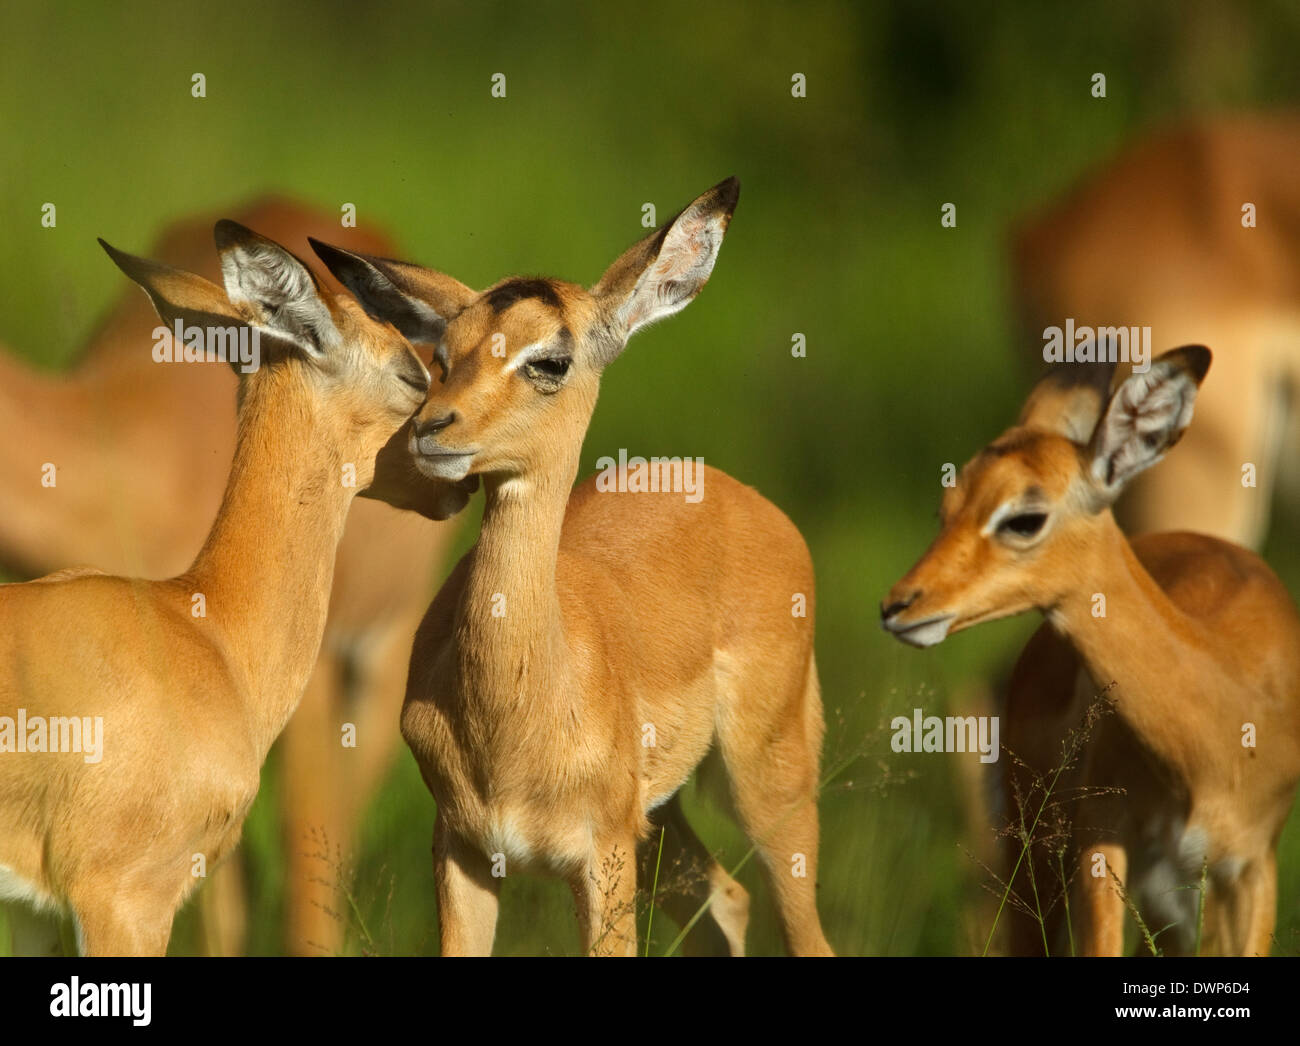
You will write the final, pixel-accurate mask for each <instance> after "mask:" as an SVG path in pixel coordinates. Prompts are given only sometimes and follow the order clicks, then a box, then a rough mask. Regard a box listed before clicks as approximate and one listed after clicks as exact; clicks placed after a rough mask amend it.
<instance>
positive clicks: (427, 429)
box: [415, 410, 456, 439]
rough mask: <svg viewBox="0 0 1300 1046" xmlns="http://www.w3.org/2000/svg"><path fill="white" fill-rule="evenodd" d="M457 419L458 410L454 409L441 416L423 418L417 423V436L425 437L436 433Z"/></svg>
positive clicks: (417, 437) (418, 437)
mask: <svg viewBox="0 0 1300 1046" xmlns="http://www.w3.org/2000/svg"><path fill="white" fill-rule="evenodd" d="M455 420H456V412H455V411H454V410H453V411H449V412H448V413H446V414H444V415H443V416H442V417H441V418H423V419H421V420H420V421H417V422H416V423H415V438H416V439H423V438H424V437H425V436H433V435H436V434H437V433H439V432H441V431H442V430H443V429H445V428H446V427H447V426H448V425H450V424H451V423H452V422H454V421H455Z"/></svg>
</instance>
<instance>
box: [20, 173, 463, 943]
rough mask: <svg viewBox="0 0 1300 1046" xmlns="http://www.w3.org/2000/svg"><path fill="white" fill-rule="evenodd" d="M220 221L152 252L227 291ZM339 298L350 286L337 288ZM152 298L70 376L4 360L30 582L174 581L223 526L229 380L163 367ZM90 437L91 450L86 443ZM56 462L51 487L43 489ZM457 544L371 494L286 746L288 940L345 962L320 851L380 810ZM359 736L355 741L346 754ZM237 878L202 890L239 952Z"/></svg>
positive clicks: (314, 214)
mask: <svg viewBox="0 0 1300 1046" xmlns="http://www.w3.org/2000/svg"><path fill="white" fill-rule="evenodd" d="M235 217H236V218H237V219H238V221H239V222H240V223H241V224H243V225H247V226H250V227H252V228H255V229H258V230H259V231H261V232H262V233H263V234H265V235H266V236H267V237H269V238H270V239H273V240H275V241H277V242H279V243H282V244H284V245H286V246H287V247H288V248H289V249H290V250H294V249H297V248H298V246H299V245H301V249H302V250H306V249H307V237H308V236H309V235H326V234H327V233H328V232H329V230H334V232H335V233H336V234H338V235H340V236H342V237H343V241H342V242H343V244H344V245H345V246H347V247H349V248H353V249H356V250H362V251H368V252H373V253H375V254H382V255H391V254H392V253H394V251H393V247H392V245H391V243H390V242H389V241H388V239H387V238H385V237H384V236H382V235H379V234H377V233H375V232H371V231H367V230H365V229H349V230H342V231H340V230H339V227H338V219H337V217H334V218H331V217H329V216H328V215H325V214H322V213H320V212H319V211H317V210H314V209H312V208H309V207H305V206H303V205H301V204H298V203H295V202H293V201H290V200H284V199H277V198H268V199H265V200H262V201H260V202H257V203H254V204H251V205H250V206H248V207H245V208H243V209H242V210H240V211H239V212H238V213H237V214H236V215H235ZM212 225H213V221H212V219H211V218H203V219H201V218H193V219H186V220H183V221H180V222H176V223H174V224H172V225H171V226H169V227H168V228H167V229H166V230H165V231H164V233H163V235H162V236H161V237H160V239H159V241H158V242H157V243H156V245H155V246H154V248H153V249H152V251H151V255H152V256H153V257H156V258H158V259H159V260H161V261H165V262H167V263H169V264H171V265H174V266H176V267H178V268H181V269H185V270H188V271H191V272H195V273H197V274H198V275H201V276H204V277H206V278H208V279H211V280H220V279H221V275H220V270H219V268H218V265H217V257H216V253H215V252H214V251H213V250H212ZM328 284H329V289H330V290H331V291H338V290H341V289H342V288H340V287H339V286H338V284H337V283H335V282H334V281H333V279H332V278H328ZM157 324H158V319H157V316H156V315H155V313H154V310H153V308H152V307H151V306H150V304H149V302H148V300H147V299H146V298H145V297H144V296H143V295H142V294H140V292H139V291H138V290H137V289H135V288H129V289H126V290H124V293H123V297H122V298H121V299H120V300H119V301H118V302H117V303H116V304H115V305H114V307H113V309H112V311H111V312H110V314H109V315H108V316H107V318H106V319H105V321H104V322H103V323H102V324H101V325H100V326H99V328H98V329H97V330H96V332H95V334H94V336H93V337H92V339H91V340H90V342H89V344H88V346H87V348H86V351H85V352H84V353H83V354H82V356H81V358H80V359H79V360H78V362H77V363H76V364H75V365H74V366H73V368H72V369H71V370H70V371H69V372H68V373H66V374H46V373H43V372H40V371H37V370H35V369H33V368H31V367H29V366H27V365H26V364H24V363H23V362H22V361H21V360H20V359H19V358H17V357H15V356H11V355H8V354H5V353H0V435H3V437H4V438H3V439H0V492H3V495H2V496H3V504H4V511H3V512H0V562H5V563H7V564H8V565H10V566H11V567H14V568H16V569H17V570H19V571H21V572H22V573H24V574H26V575H40V574H46V573H49V572H50V571H52V570H56V569H58V568H60V567H63V566H67V565H68V564H73V563H75V564H84V565H88V566H93V567H97V568H98V569H100V570H104V571H106V572H108V573H110V574H124V575H130V576H139V577H146V578H169V577H173V576H174V575H176V574H178V573H180V572H181V571H183V570H185V569H186V568H187V567H188V566H189V565H190V564H191V563H192V562H193V561H194V557H195V555H196V554H197V553H198V551H199V549H200V548H202V546H203V542H204V539H205V538H206V537H207V534H208V531H209V530H210V529H211V526H212V521H213V519H214V518H215V517H216V514H217V509H218V508H219V507H220V505H221V499H222V495H223V491H224V490H225V486H226V481H227V477H228V476H229V473H230V463H231V460H232V458H233V455H234V450H235V393H236V388H237V386H238V378H237V377H236V375H235V373H234V371H233V370H232V369H230V368H227V367H222V366H219V365H207V366H198V365H193V364H185V365H180V364H160V363H156V362H154V360H153V357H152V354H151V346H152V343H153V338H152V335H151V331H152V330H153V328H154V327H155V326H157ZM87 432H93V433H94V438H93V439H87V438H86V433H87ZM46 463H50V464H52V465H53V466H55V469H56V472H55V478H56V482H55V485H54V486H47V485H45V484H43V483H42V477H43V476H44V475H45V472H44V465H45V464H46ZM451 535H452V530H451V524H446V525H443V526H431V525H430V524H428V523H426V522H424V521H422V520H420V519H419V518H417V517H416V516H414V515H411V514H408V513H403V512H395V511H394V510H393V509H391V508H389V507H388V506H387V505H384V504H382V503H380V502H378V501H373V500H364V501H360V502H358V503H357V504H355V505H354V506H353V508H352V510H351V512H349V514H348V522H347V527H346V528H345V530H344V534H343V541H342V543H341V544H340V545H339V553H338V560H337V566H336V569H335V575H334V591H333V594H332V595H331V597H330V609H329V615H328V617H327V618H326V625H325V637H324V640H323V641H322V643H321V650H320V654H319V655H318V659H317V667H316V670H315V671H314V672H313V674H312V677H311V680H310V682H309V683H308V685H307V691H306V694H305V695H304V698H303V701H302V703H301V705H300V706H299V708H298V710H297V711H296V712H295V713H294V716H293V718H292V719H291V720H290V721H289V725H288V726H287V727H286V728H285V731H284V736H283V738H282V740H281V742H280V755H281V764H280V774H279V779H280V782H281V786H280V791H279V793H278V799H279V814H280V817H281V818H282V821H283V824H284V838H285V851H286V852H285V857H286V860H287V864H288V870H287V874H286V879H285V884H284V892H285V901H284V907H285V920H286V927H285V937H286V946H287V947H288V949H289V950H290V951H292V952H296V953H299V954H320V953H321V952H325V953H334V952H337V951H338V950H339V949H340V948H341V947H342V944H343V941H342V937H343V933H342V930H343V927H342V924H341V921H340V920H339V918H338V917H337V916H335V915H333V914H331V913H332V912H333V911H337V910H338V909H339V905H338V903H337V901H336V900H335V889H334V877H335V869H334V867H332V861H331V859H329V858H328V857H327V856H326V855H325V854H324V853H323V852H322V851H326V850H328V851H330V852H331V853H332V852H333V851H334V848H336V847H337V848H338V849H339V850H341V851H346V849H347V847H348V845H349V843H350V842H351V841H352V840H353V839H354V837H355V835H356V825H357V822H358V821H359V820H360V817H361V814H362V812H363V811H364V808H365V803H366V801H367V799H368V798H369V797H370V796H371V795H372V794H373V793H374V791H375V790H376V788H377V787H378V785H379V784H380V782H381V780H382V777H383V774H384V772H385V771H386V769H387V768H388V766H389V764H390V763H391V757H392V755H393V753H394V751H395V748H396V747H397V745H398V742H399V738H398V734H397V731H395V730H394V729H392V724H393V722H395V721H396V719H397V716H398V711H399V709H400V708H401V703H402V695H403V693H404V692H405V687H406V665H405V661H406V653H407V650H408V648H409V644H410V639H411V636H412V635H413V634H414V632H415V629H416V627H417V626H418V625H419V623H420V619H421V618H422V617H423V615H424V611H425V610H426V609H427V608H428V603H429V595H430V593H431V592H432V591H433V580H434V579H433V574H434V571H435V569H436V568H437V567H438V565H439V564H441V562H442V560H443V559H444V557H445V554H446V550H447V543H448V542H449V540H450V538H451ZM344 722H352V723H354V724H355V725H356V730H357V745H356V747H355V748H344V747H343V746H342V744H341V743H340V738H341V736H342V730H341V727H342V724H343V723H344ZM242 889H243V886H242V869H241V868H240V866H239V864H238V862H237V861H235V860H231V861H227V862H225V863H224V864H222V865H221V866H220V867H219V868H217V869H215V870H214V871H213V872H212V873H211V875H210V876H209V879H208V883H207V885H206V886H205V887H204V889H203V890H202V891H201V892H200V893H199V895H198V898H197V900H198V904H199V906H200V912H201V915H202V923H203V928H204V937H205V946H206V947H207V948H208V949H209V950H210V951H215V952H217V953H220V954H237V953H239V952H241V951H242V950H243V938H244V924H245V915H244V904H243V903H242Z"/></svg>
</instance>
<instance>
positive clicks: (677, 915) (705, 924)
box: [640, 796, 749, 956]
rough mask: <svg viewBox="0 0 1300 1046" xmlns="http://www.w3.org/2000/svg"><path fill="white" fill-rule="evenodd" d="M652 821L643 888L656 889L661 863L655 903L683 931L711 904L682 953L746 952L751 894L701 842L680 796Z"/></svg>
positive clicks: (643, 850) (644, 859)
mask: <svg viewBox="0 0 1300 1046" xmlns="http://www.w3.org/2000/svg"><path fill="white" fill-rule="evenodd" d="M650 822H651V826H652V829H651V832H650V838H649V841H648V843H647V844H646V845H643V846H642V848H641V862H640V879H641V885H642V888H643V889H645V890H650V889H653V887H654V882H655V865H656V862H657V861H658V863H659V888H658V891H657V894H656V896H655V897H654V898H652V903H653V904H654V905H655V906H656V907H657V908H659V909H661V910H663V911H664V912H666V913H667V914H668V917H669V918H670V919H672V920H673V922H675V923H676V924H677V926H678V928H679V929H682V930H684V929H686V925H687V924H688V923H689V922H690V921H691V920H692V919H693V918H695V915H696V913H697V912H699V910H700V908H701V907H702V906H703V905H705V904H706V903H707V904H708V905H709V907H708V911H707V912H705V913H704V915H703V916H702V917H701V918H700V919H699V920H698V921H697V922H696V924H695V926H694V927H692V929H691V931H690V932H689V933H688V934H687V935H686V939H685V940H684V941H683V942H682V951H683V952H685V953H686V954H687V955H733V956H740V955H744V954H745V929H746V928H747V927H748V925H749V892H748V891H747V890H746V889H745V888H744V887H743V886H741V885H740V883H738V882H736V880H735V879H733V878H732V877H731V876H730V875H728V874H727V871H726V869H725V868H723V867H722V865H720V864H719V863H718V862H717V861H716V860H715V859H714V857H713V855H712V854H711V853H709V850H708V848H707V847H706V846H705V845H704V843H702V842H701V841H700V838H699V836H697V835H696V834H695V832H694V831H693V830H692V828H691V826H690V824H689V823H688V822H687V820H686V817H685V815H684V814H683V813H682V807H681V802H680V801H679V797H678V796H673V797H672V799H670V800H669V801H668V802H667V803H665V804H664V805H663V806H661V807H660V808H659V809H658V810H656V811H654V813H653V814H651V817H650ZM661 828H662V830H663V858H662V860H661V861H660V860H659V838H660V832H659V829H661Z"/></svg>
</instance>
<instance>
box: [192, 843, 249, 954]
mask: <svg viewBox="0 0 1300 1046" xmlns="http://www.w3.org/2000/svg"><path fill="white" fill-rule="evenodd" d="M197 904H198V909H199V933H200V935H201V937H202V940H203V943H202V947H203V952H204V954H206V955H209V956H214V957H221V958H224V957H229V956H235V955H243V954H244V951H245V948H246V946H247V943H248V890H247V889H246V888H245V886H244V861H243V852H242V850H238V849H237V850H235V852H234V853H232V854H231V855H230V856H229V857H228V858H227V859H226V860H224V861H222V862H221V863H220V864H219V865H217V867H216V868H214V869H213V870H212V874H211V875H209V876H208V881H207V882H206V883H205V884H204V886H203V889H201V890H200V891H199V896H198V898H197Z"/></svg>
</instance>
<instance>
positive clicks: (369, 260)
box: [307, 236, 477, 342]
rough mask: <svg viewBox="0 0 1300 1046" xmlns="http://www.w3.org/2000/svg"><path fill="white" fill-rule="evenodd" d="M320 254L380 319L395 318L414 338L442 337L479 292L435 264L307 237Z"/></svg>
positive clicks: (393, 321) (396, 324)
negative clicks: (424, 265) (363, 251)
mask: <svg viewBox="0 0 1300 1046" xmlns="http://www.w3.org/2000/svg"><path fill="white" fill-rule="evenodd" d="M307 239H308V242H309V243H310V244H311V249H312V250H313V251H315V252H316V256H317V257H318V258H320V260H321V261H322V262H324V263H325V267H326V268H327V269H329V271H330V272H331V273H333V274H334V278H335V279H336V280H338V281H339V283H341V284H343V286H345V287H346V288H347V289H348V290H350V291H351V292H352V293H353V295H355V296H356V299H357V301H359V302H360V303H361V307H362V308H363V309H365V310H366V312H367V313H368V314H369V315H370V316H371V317H372V318H374V319H377V320H381V321H383V322H385V323H391V324H392V325H393V326H394V327H396V328H397V329H398V330H399V331H400V332H401V333H402V335H403V337H405V338H406V340H407V341H410V342H436V341H437V340H438V339H439V338H441V337H442V332H443V331H444V330H446V329H447V323H448V322H449V321H450V320H451V319H452V318H453V317H455V316H456V315H457V314H458V313H459V312H460V311H461V310H462V309H464V308H465V306H466V305H468V304H469V303H470V302H471V301H473V300H474V298H475V297H477V295H475V293H474V292H473V291H472V290H470V289H469V288H468V287H466V286H465V285H464V284H463V283H461V282H460V281H459V280H455V279H452V277H450V276H446V275H444V274H443V273H440V272H436V271H434V270H433V269H425V268H422V267H421V266H419V265H412V264H410V263H408V262H400V261H393V260H391V259H389V258H373V257H371V256H370V255H368V254H357V253H355V252H354V251H347V250H344V249H343V248H342V247H334V246H331V245H330V244H328V243H322V242H321V241H320V240H316V239H312V238H311V237H310V236H309V237H308V238H307Z"/></svg>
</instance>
